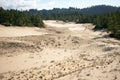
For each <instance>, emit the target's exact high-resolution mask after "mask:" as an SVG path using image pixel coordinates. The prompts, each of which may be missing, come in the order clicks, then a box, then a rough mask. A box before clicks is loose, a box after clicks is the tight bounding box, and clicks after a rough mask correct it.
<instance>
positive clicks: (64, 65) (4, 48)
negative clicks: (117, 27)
mask: <svg viewBox="0 0 120 80" xmlns="http://www.w3.org/2000/svg"><path fill="white" fill-rule="evenodd" d="M44 23H45V25H46V26H47V27H46V28H43V29H40V28H32V27H31V28H29V27H22V28H21V27H5V26H2V25H1V26H0V34H1V35H0V80H120V41H118V40H116V39H113V38H109V37H105V36H107V33H106V32H101V31H99V32H98V31H97V32H94V31H92V28H94V25H92V24H75V23H65V22H62V21H51V20H48V21H44Z"/></svg>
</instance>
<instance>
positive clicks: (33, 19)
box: [0, 7, 44, 27]
mask: <svg viewBox="0 0 120 80" xmlns="http://www.w3.org/2000/svg"><path fill="white" fill-rule="evenodd" d="M0 24H3V25H6V26H10V25H12V26H36V27H44V23H43V22H42V18H41V16H40V13H39V12H37V14H35V15H33V14H29V13H28V12H27V11H18V10H12V9H11V10H4V9H3V8H2V7H0Z"/></svg>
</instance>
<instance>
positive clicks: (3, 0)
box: [0, 0, 120, 10]
mask: <svg viewBox="0 0 120 80" xmlns="http://www.w3.org/2000/svg"><path fill="white" fill-rule="evenodd" d="M94 5H112V6H120V0H0V7H3V8H5V9H19V10H26V9H38V10H41V9H52V8H68V7H77V8H85V7H90V6H94Z"/></svg>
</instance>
